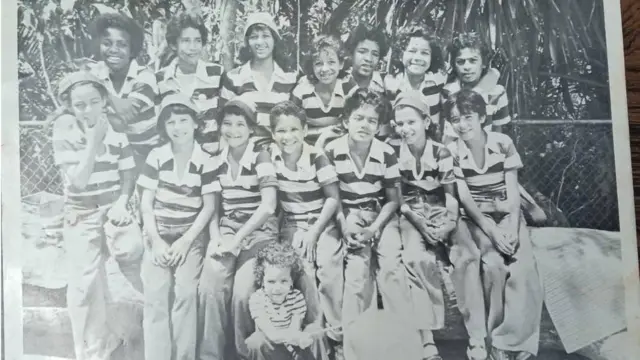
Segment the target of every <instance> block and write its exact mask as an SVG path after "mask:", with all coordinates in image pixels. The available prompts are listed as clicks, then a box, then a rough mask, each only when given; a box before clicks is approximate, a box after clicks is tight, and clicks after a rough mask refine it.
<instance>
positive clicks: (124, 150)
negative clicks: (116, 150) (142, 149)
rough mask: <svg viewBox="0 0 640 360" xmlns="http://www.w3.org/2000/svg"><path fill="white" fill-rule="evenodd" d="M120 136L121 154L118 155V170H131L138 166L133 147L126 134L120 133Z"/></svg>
mask: <svg viewBox="0 0 640 360" xmlns="http://www.w3.org/2000/svg"><path fill="white" fill-rule="evenodd" d="M118 135H119V136H120V141H119V142H120V156H119V157H118V170H120V171H123V170H129V169H133V168H135V167H136V163H135V161H134V159H133V148H132V147H131V144H129V140H128V139H127V136H126V135H125V134H121V133H118Z"/></svg>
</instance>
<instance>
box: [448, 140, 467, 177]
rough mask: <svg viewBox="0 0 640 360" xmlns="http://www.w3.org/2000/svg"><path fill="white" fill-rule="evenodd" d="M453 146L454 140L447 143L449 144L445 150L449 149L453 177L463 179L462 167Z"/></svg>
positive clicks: (454, 144)
mask: <svg viewBox="0 0 640 360" xmlns="http://www.w3.org/2000/svg"><path fill="white" fill-rule="evenodd" d="M455 146H456V143H455V141H454V142H451V143H449V145H448V146H447V150H449V153H450V154H451V164H452V166H453V177H454V178H455V179H456V180H464V173H463V172H462V168H461V167H460V156H459V155H458V153H457V152H456V151H455Z"/></svg>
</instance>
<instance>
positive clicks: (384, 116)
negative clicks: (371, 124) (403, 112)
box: [342, 89, 391, 125]
mask: <svg viewBox="0 0 640 360" xmlns="http://www.w3.org/2000/svg"><path fill="white" fill-rule="evenodd" d="M365 104H367V105H373V106H374V107H375V109H376V112H377V113H378V115H379V119H378V125H383V124H386V123H387V122H388V120H389V119H388V114H389V112H390V107H391V105H390V104H389V101H388V100H387V99H386V98H385V97H384V95H383V94H381V93H379V92H377V91H372V90H369V89H358V90H356V91H355V92H354V93H353V94H352V95H351V96H349V97H347V100H346V101H345V104H344V112H343V113H342V116H343V120H344V121H348V120H349V116H351V114H352V113H353V112H354V111H356V110H357V109H359V108H360V107H361V106H363V105H365Z"/></svg>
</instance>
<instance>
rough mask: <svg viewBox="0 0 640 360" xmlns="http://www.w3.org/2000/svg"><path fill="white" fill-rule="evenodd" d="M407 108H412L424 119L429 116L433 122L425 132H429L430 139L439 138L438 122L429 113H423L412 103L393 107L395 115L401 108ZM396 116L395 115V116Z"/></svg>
mask: <svg viewBox="0 0 640 360" xmlns="http://www.w3.org/2000/svg"><path fill="white" fill-rule="evenodd" d="M405 108H409V109H412V110H413V111H415V112H416V113H417V114H418V115H419V116H420V117H421V118H422V119H423V120H425V119H426V118H429V119H430V120H431V122H430V123H429V126H428V127H427V128H426V129H425V132H426V133H427V137H429V138H430V139H434V140H435V139H437V138H438V124H436V123H435V122H434V121H433V119H432V118H431V116H429V115H428V114H421V112H420V111H419V110H418V109H416V108H414V107H413V106H411V105H399V106H397V107H396V108H395V109H393V112H394V115H395V112H396V111H398V110H400V109H405ZM394 118H395V116H394ZM394 131H395V129H394Z"/></svg>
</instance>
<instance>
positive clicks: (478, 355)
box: [467, 344, 488, 360]
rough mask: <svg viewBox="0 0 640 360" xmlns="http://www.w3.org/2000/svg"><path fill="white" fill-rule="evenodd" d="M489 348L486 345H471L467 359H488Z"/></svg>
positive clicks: (468, 348)
mask: <svg viewBox="0 0 640 360" xmlns="http://www.w3.org/2000/svg"><path fill="white" fill-rule="evenodd" d="M487 356H488V354H487V349H486V347H485V346H484V345H471V344H470V345H469V346H468V347H467V359H468V360H486V359H487Z"/></svg>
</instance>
